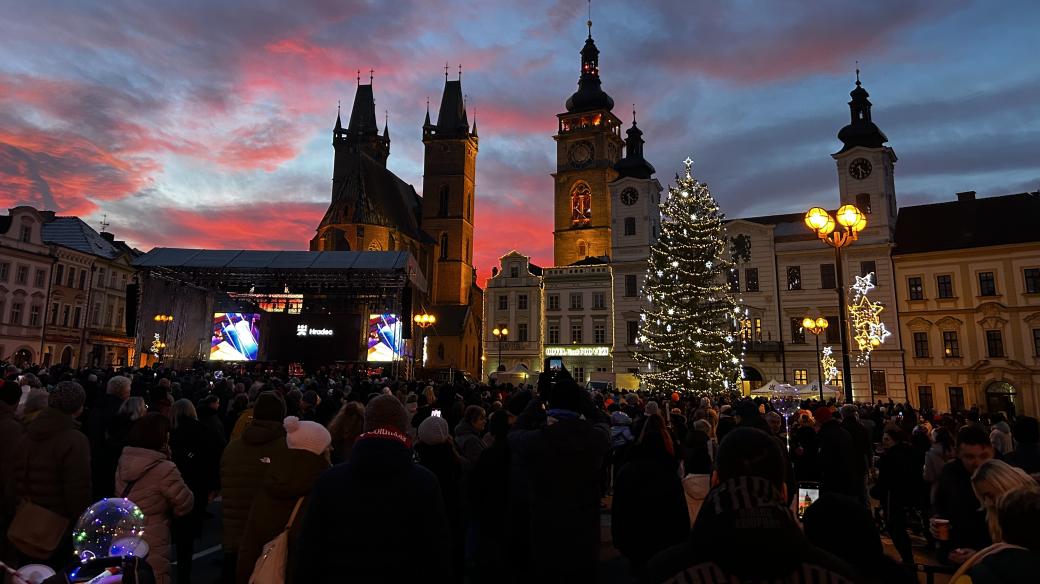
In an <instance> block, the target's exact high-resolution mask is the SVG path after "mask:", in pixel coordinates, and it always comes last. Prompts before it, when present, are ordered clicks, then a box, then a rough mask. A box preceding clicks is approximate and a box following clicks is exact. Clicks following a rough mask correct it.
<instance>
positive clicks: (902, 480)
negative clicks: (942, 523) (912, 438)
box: [870, 426, 921, 565]
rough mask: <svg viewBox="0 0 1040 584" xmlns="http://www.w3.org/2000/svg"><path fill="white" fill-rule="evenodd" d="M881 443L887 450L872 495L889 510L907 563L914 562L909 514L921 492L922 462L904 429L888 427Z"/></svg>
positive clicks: (888, 519)
mask: <svg viewBox="0 0 1040 584" xmlns="http://www.w3.org/2000/svg"><path fill="white" fill-rule="evenodd" d="M881 445H882V447H883V448H884V449H885V453H884V454H882V455H881V458H880V459H879V460H878V463H877V467H878V478H877V482H876V483H875V484H874V487H873V488H872V489H871V490H870V496H871V497H873V498H875V499H877V500H878V501H879V502H880V503H881V508H882V509H884V511H885V523H886V525H887V526H888V533H889V535H890V536H891V537H892V544H893V545H894V546H895V548H896V551H898V552H899V557H900V558H902V560H903V564H905V565H912V564H913V563H914V552H913V548H912V547H911V546H910V535H909V534H908V533H907V531H906V513H907V510H908V509H910V508H911V507H913V505H914V503H915V502H916V500H917V495H918V493H919V491H920V488H919V487H920V484H921V478H920V477H921V470H920V469H921V465H920V464H919V463H918V461H917V458H916V457H915V456H914V452H913V450H912V449H911V447H910V444H909V443H908V442H907V439H906V433H905V432H903V430H901V429H900V428H897V427H895V426H890V427H889V428H887V429H886V430H885V433H884V434H882V436H881Z"/></svg>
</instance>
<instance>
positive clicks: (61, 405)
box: [47, 381, 87, 417]
mask: <svg viewBox="0 0 1040 584" xmlns="http://www.w3.org/2000/svg"><path fill="white" fill-rule="evenodd" d="M85 401H87V392H86V391H84V390H83V386H82V385H80V384H78V383H76V382H75V381H62V382H60V383H58V385H57V386H56V387H55V388H54V390H52V391H51V394H50V398H48V400H47V405H49V406H50V407H52V408H54V409H56V410H58V411H59V412H61V413H63V414H68V415H70V416H73V417H76V416H79V415H80V413H82V412H83V403H84V402H85Z"/></svg>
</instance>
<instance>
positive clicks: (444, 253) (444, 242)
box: [441, 233, 448, 260]
mask: <svg viewBox="0 0 1040 584" xmlns="http://www.w3.org/2000/svg"><path fill="white" fill-rule="evenodd" d="M441 259H442V260H446V259H448V234H447V233H442V234H441Z"/></svg>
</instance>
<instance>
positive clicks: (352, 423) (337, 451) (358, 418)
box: [329, 401, 365, 464]
mask: <svg viewBox="0 0 1040 584" xmlns="http://www.w3.org/2000/svg"><path fill="white" fill-rule="evenodd" d="M364 426H365V406H363V405H361V403H359V402H356V401H348V402H347V403H345V404H343V407H341V408H340V410H339V413H337V414H336V417H335V418H332V422H331V423H329V434H331V435H332V464H339V463H341V462H346V461H348V460H350V450H351V449H352V448H353V447H354V441H356V440H357V437H358V436H360V435H361V432H362V429H363V428H364Z"/></svg>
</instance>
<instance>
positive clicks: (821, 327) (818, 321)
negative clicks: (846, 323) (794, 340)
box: [802, 316, 830, 403]
mask: <svg viewBox="0 0 1040 584" xmlns="http://www.w3.org/2000/svg"><path fill="white" fill-rule="evenodd" d="M828 326H830V323H829V322H827V319H826V318H823V317H822V316H820V317H817V318H813V317H811V316H807V317H805V318H803V319H802V328H804V329H805V330H807V331H809V332H810V333H812V334H813V336H814V337H816V372H817V375H819V377H817V378H816V379H817V380H819V383H820V403H823V363H822V362H821V361H820V335H822V334H823V333H825V332H827V327H828Z"/></svg>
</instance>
